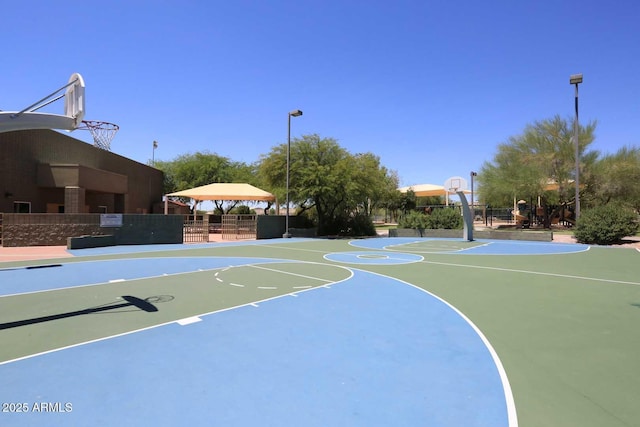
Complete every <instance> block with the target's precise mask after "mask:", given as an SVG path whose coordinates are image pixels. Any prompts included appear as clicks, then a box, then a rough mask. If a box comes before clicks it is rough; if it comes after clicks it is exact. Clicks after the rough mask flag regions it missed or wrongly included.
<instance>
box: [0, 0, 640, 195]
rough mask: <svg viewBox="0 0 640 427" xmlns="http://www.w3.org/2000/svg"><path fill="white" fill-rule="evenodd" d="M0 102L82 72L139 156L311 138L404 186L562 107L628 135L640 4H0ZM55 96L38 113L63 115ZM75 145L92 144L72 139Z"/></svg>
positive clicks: (433, 179)
mask: <svg viewBox="0 0 640 427" xmlns="http://www.w3.org/2000/svg"><path fill="white" fill-rule="evenodd" d="M1 10H2V27H1V28H0V34H2V40H4V43H3V47H2V50H1V52H2V56H1V57H2V65H3V66H2V72H1V73H0V109H1V110H5V111H6V110H20V109H22V108H24V107H26V106H28V105H30V104H31V103H33V102H35V101H37V100H38V99H40V98H41V97H43V96H45V95H47V94H49V93H50V92H51V91H53V90H55V89H57V88H59V87H61V86H63V85H64V84H65V83H66V82H67V80H68V78H69V76H70V75H71V74H72V73H74V72H78V73H80V74H82V76H83V77H84V80H85V82H86V87H87V89H86V102H87V105H86V107H87V114H86V116H85V119H89V120H103V121H108V122H112V123H116V124H118V125H119V126H120V132H119V133H118V134H117V135H116V137H115V139H114V141H113V142H112V151H113V152H115V153H117V154H120V155H122V156H125V157H129V158H131V159H134V160H137V161H139V162H142V163H146V162H148V161H149V160H150V159H151V157H152V143H153V141H154V140H156V141H158V144H159V146H158V149H157V150H156V151H155V158H156V159H159V160H171V159H173V158H175V157H176V156H178V155H180V154H185V153H193V152H196V151H209V152H212V153H217V154H219V155H222V156H225V157H229V158H230V159H232V160H234V161H243V162H247V163H251V162H254V161H257V160H258V159H259V157H260V155H261V154H267V153H268V152H269V151H270V150H271V148H272V147H273V146H275V145H277V144H281V143H285V142H286V138H287V113H288V112H289V111H290V110H293V109H301V110H302V111H303V112H304V115H303V116H302V117H298V118H294V119H292V136H294V137H297V136H301V135H304V134H311V133H316V134H319V135H320V136H321V137H331V138H335V139H337V140H338V142H339V143H340V145H341V146H342V147H344V148H345V149H347V150H348V151H350V152H351V153H361V152H373V153H375V154H376V155H378V156H379V157H380V158H381V162H382V164H383V165H384V166H386V167H387V168H389V169H392V170H395V171H397V173H398V175H399V177H400V184H401V185H412V184H420V183H432V184H443V183H444V181H445V180H446V179H447V178H449V177H451V176H454V175H460V176H463V177H468V176H469V173H470V171H472V170H476V171H477V170H479V169H480V168H481V166H482V164H483V162H485V161H491V160H492V159H493V156H494V155H495V153H496V149H497V145H498V144H499V143H502V142H505V141H507V139H508V138H509V137H510V136H515V135H518V134H520V133H521V132H522V130H523V129H524V127H525V126H526V125H527V124H530V123H533V122H534V121H537V120H544V119H547V118H552V117H553V116H555V115H560V116H562V117H564V118H569V119H570V118H571V117H573V111H574V110H573V106H574V98H573V97H574V88H573V86H571V85H570V84H569V76H570V75H571V74H575V73H583V74H584V83H583V84H582V85H580V121H581V123H585V122H586V121H591V120H597V121H598V127H597V131H596V141H595V143H594V144H593V145H592V148H593V149H596V150H599V151H601V152H603V153H613V152H615V151H617V150H618V149H619V148H621V147H623V146H625V145H631V146H639V145H640V83H639V82H638V78H639V77H640V23H639V22H638V18H640V3H638V2H637V1H632V0H620V1H615V2H604V1H594V0H585V1H575V0H567V1H561V0H553V1H551V0H542V1H535V2H534V1H513V0H510V1H507V0H499V1H491V0H490V1H485V2H480V1H470V0H469V1H468V0H463V1H433V0H419V1H411V0H397V1H373V0H369V1H361V0H353V1H350V0H314V1H307V0H298V1H283V0H269V1H267V0H255V1H218V0H208V1H190V0H181V1H179V2H178V1H161V0H155V1H146V0H145V1H136V0H128V1H118V0H116V1H109V2H97V1H96V2H91V1H77V0H69V1H65V2H53V1H45V0H42V1H28V0H25V1H14V2H10V1H4V2H3V4H2V9H1ZM62 109H63V103H62V101H58V102H57V103H55V104H52V105H51V106H48V107H46V109H45V110H43V111H49V112H56V113H62ZM72 135H73V136H74V137H76V138H79V139H82V140H84V141H88V142H91V137H90V134H89V133H88V132H86V131H75V132H74V133H73V134H72Z"/></svg>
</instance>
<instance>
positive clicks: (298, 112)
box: [282, 110, 302, 239]
mask: <svg viewBox="0 0 640 427" xmlns="http://www.w3.org/2000/svg"><path fill="white" fill-rule="evenodd" d="M301 115H302V111H301V110H293V111H290V112H289V115H288V116H289V120H288V121H289V126H288V131H287V215H286V217H285V225H284V229H285V231H284V234H283V235H282V237H284V238H286V239H288V238H290V237H291V233H289V173H290V171H291V117H292V116H293V117H299V116H301Z"/></svg>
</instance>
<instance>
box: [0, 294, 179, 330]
mask: <svg viewBox="0 0 640 427" xmlns="http://www.w3.org/2000/svg"><path fill="white" fill-rule="evenodd" d="M120 298H122V299H123V300H125V301H126V302H123V303H121V304H115V305H107V306H100V307H92V308H85V309H84V310H77V311H70V312H67V313H60V314H52V315H50V316H43V317H35V318H33V319H24V320H17V321H15V322H7V323H0V330H2V329H11V328H17V327H20V326H27V325H34V324H36V323H43V322H50V321H52V320H59V319H66V318H68V317H74V316H83V315H85V314H95V313H101V312H105V311H109V310H117V309H120V308H124V307H136V308H138V309H139V310H142V311H144V312H146V313H154V312H156V311H158V308H157V307H156V306H155V305H153V304H151V302H149V301H153V302H155V303H158V302H165V301H171V300H172V299H173V297H172V296H170V295H161V296H153V297H149V298H146V299H140V298H138V297H134V296H131V295H122V296H121V297H120Z"/></svg>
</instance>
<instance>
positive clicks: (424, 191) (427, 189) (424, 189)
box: [398, 184, 471, 197]
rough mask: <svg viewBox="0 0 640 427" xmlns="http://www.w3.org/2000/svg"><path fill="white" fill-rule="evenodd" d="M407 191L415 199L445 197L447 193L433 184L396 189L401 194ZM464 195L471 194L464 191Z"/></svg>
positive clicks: (444, 189)
mask: <svg viewBox="0 0 640 427" xmlns="http://www.w3.org/2000/svg"><path fill="white" fill-rule="evenodd" d="M409 190H411V191H413V193H414V194H415V195H416V197H429V196H447V195H448V193H449V192H448V191H447V189H446V188H444V187H443V186H442V185H435V184H417V185H411V186H409V187H401V188H398V191H400V192H401V193H406V192H407V191H409ZM464 193H465V194H467V193H471V192H470V191H469V190H464Z"/></svg>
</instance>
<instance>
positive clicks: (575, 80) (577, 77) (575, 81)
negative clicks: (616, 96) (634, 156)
mask: <svg viewBox="0 0 640 427" xmlns="http://www.w3.org/2000/svg"><path fill="white" fill-rule="evenodd" d="M580 83H582V74H572V75H571V76H569V84H572V85H576V96H575V106H576V120H575V122H574V123H573V143H574V144H575V157H576V179H575V184H576V210H575V212H576V221H577V220H578V217H580V147H579V144H578V132H579V130H578V126H579V124H578V85H579V84H580Z"/></svg>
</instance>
